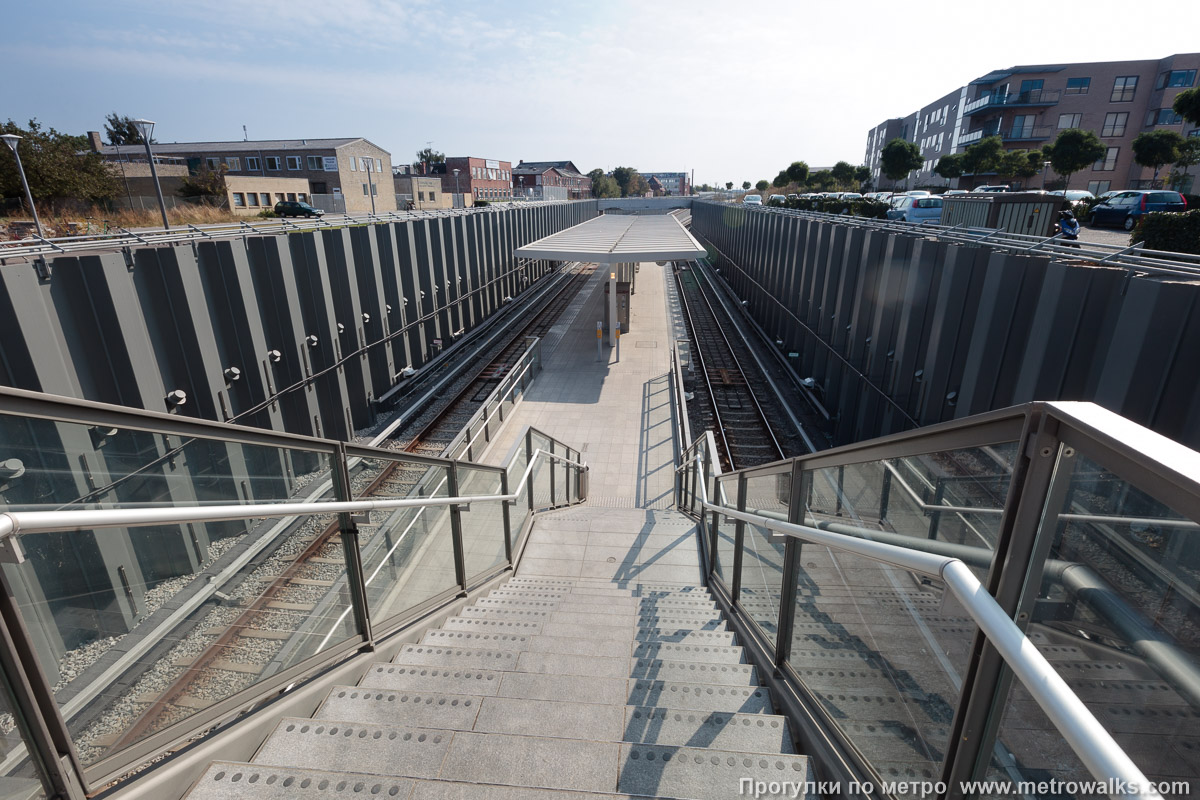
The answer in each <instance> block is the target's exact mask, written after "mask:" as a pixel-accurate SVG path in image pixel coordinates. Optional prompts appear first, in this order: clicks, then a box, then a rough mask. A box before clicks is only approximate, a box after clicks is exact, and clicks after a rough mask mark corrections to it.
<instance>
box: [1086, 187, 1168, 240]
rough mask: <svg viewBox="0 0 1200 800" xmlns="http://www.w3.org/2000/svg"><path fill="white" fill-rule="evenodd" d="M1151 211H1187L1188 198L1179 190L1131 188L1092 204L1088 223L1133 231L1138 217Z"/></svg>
mask: <svg viewBox="0 0 1200 800" xmlns="http://www.w3.org/2000/svg"><path fill="white" fill-rule="evenodd" d="M1151 211H1187V199H1186V198H1185V197H1184V196H1183V195H1181V194H1180V193H1179V192H1168V191H1163V190H1161V189H1153V190H1146V189H1136V190H1135V189H1131V190H1129V191H1125V192H1120V193H1119V194H1116V195H1113V196H1112V197H1110V198H1108V199H1107V200H1104V201H1102V202H1099V203H1097V204H1096V205H1094V206H1092V211H1091V213H1090V214H1089V215H1088V224H1089V225H1120V226H1121V227H1122V228H1124V229H1125V230H1127V231H1131V230H1133V226H1134V225H1136V224H1137V218H1138V217H1140V216H1141V215H1142V214H1149V213H1150V212H1151Z"/></svg>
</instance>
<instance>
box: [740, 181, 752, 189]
mask: <svg viewBox="0 0 1200 800" xmlns="http://www.w3.org/2000/svg"><path fill="white" fill-rule="evenodd" d="M742 188H743V189H749V188H750V181H742Z"/></svg>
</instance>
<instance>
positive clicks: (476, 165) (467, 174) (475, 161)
mask: <svg viewBox="0 0 1200 800" xmlns="http://www.w3.org/2000/svg"><path fill="white" fill-rule="evenodd" d="M429 166H430V172H431V173H432V174H434V175H436V176H438V177H440V178H441V179H442V191H443V192H444V193H446V194H453V193H455V192H458V193H461V194H464V195H470V196H471V197H472V199H474V200H486V201H488V202H493V201H500V200H511V199H512V196H513V174H512V162H511V161H497V160H495V159H491V158H475V157H474V156H455V157H453V158H447V159H446V160H445V162H443V163H440V164H430V165H429ZM456 169H457V170H458V178H457V180H455V175H454V170H456Z"/></svg>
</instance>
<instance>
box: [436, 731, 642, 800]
mask: <svg viewBox="0 0 1200 800" xmlns="http://www.w3.org/2000/svg"><path fill="white" fill-rule="evenodd" d="M620 749H621V748H620V745H617V744H613V743H611V742H594V741H580V740H576V739H551V738H542V737H534V736H509V735H504V734H485V733H459V734H455V736H454V740H453V742H452V743H451V746H450V747H449V751H448V752H447V753H446V757H445V763H444V764H443V765H442V770H443V773H444V774H445V775H446V776H447V777H453V778H454V779H456V780H461V781H476V782H479V783H499V784H507V785H510V786H533V787H538V788H545V789H573V790H576V791H587V792H611V791H613V790H614V789H616V786H617V759H618V757H619V755H620Z"/></svg>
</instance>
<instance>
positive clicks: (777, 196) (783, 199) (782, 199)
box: [767, 194, 787, 205]
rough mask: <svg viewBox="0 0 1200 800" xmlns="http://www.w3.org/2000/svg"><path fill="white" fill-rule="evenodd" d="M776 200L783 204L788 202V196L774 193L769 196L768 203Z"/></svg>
mask: <svg viewBox="0 0 1200 800" xmlns="http://www.w3.org/2000/svg"><path fill="white" fill-rule="evenodd" d="M774 202H778V203H779V204H780V205H783V204H785V203H787V198H786V197H784V196H783V195H781V194H773V195H771V196H770V197H768V198H767V204H768V205H770V204H771V203H774Z"/></svg>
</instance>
